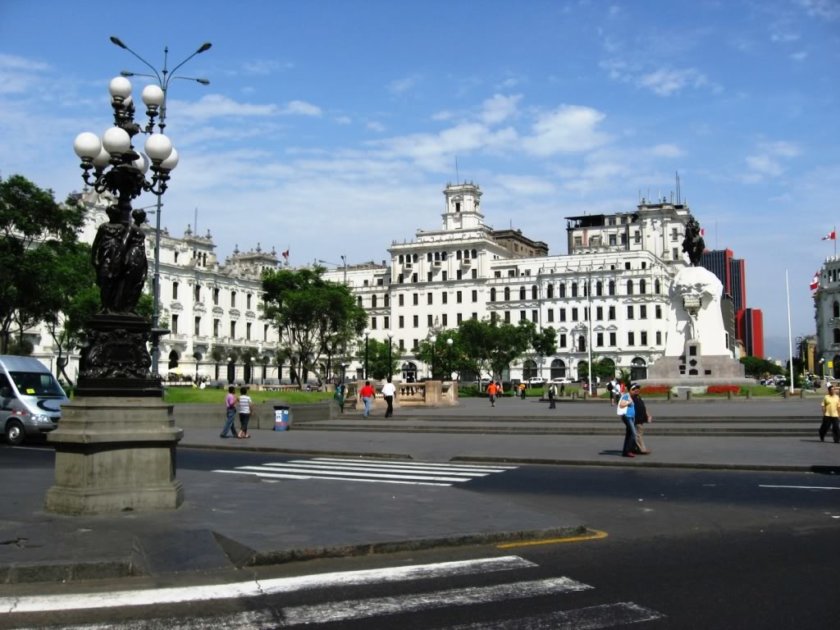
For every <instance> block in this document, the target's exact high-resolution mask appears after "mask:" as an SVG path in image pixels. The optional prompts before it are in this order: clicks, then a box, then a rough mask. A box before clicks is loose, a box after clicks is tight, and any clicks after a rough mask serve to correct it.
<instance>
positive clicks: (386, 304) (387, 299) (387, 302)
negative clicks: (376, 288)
mask: <svg viewBox="0 0 840 630" xmlns="http://www.w3.org/2000/svg"><path fill="white" fill-rule="evenodd" d="M382 301H383V302H385V305H384V306H385V308H388V307H389V306H390V305H391V296H389V295H388V294H387V293H386V294H385V298H384V299H383V300H382Z"/></svg>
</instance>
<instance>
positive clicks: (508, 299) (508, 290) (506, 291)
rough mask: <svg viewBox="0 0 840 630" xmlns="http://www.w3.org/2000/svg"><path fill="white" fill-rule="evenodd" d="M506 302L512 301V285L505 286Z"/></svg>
mask: <svg viewBox="0 0 840 630" xmlns="http://www.w3.org/2000/svg"><path fill="white" fill-rule="evenodd" d="M505 302H510V287H505Z"/></svg>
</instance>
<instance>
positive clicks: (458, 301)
mask: <svg viewBox="0 0 840 630" xmlns="http://www.w3.org/2000/svg"><path fill="white" fill-rule="evenodd" d="M455 301H456V302H457V303H458V304H460V303H461V302H462V301H463V300H462V295H461V292H460V291H456V292H455Z"/></svg>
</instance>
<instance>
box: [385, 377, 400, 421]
mask: <svg viewBox="0 0 840 630" xmlns="http://www.w3.org/2000/svg"><path fill="white" fill-rule="evenodd" d="M396 393H397V388H396V387H394V384H393V383H392V382H391V377H390V376H389V377H388V382H387V383H385V384H384V385H383V386H382V398H384V399H385V403H386V404H387V405H388V408H387V409H386V410H385V417H386V418H390V417H391V416H393V415H394V395H395V394H396Z"/></svg>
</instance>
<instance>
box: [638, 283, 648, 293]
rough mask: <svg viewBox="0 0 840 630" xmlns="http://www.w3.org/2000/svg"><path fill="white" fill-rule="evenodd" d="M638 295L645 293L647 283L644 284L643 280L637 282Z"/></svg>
mask: <svg viewBox="0 0 840 630" xmlns="http://www.w3.org/2000/svg"><path fill="white" fill-rule="evenodd" d="M639 293H641V294H642V295H644V294H645V293H647V282H645V281H644V280H639Z"/></svg>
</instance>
